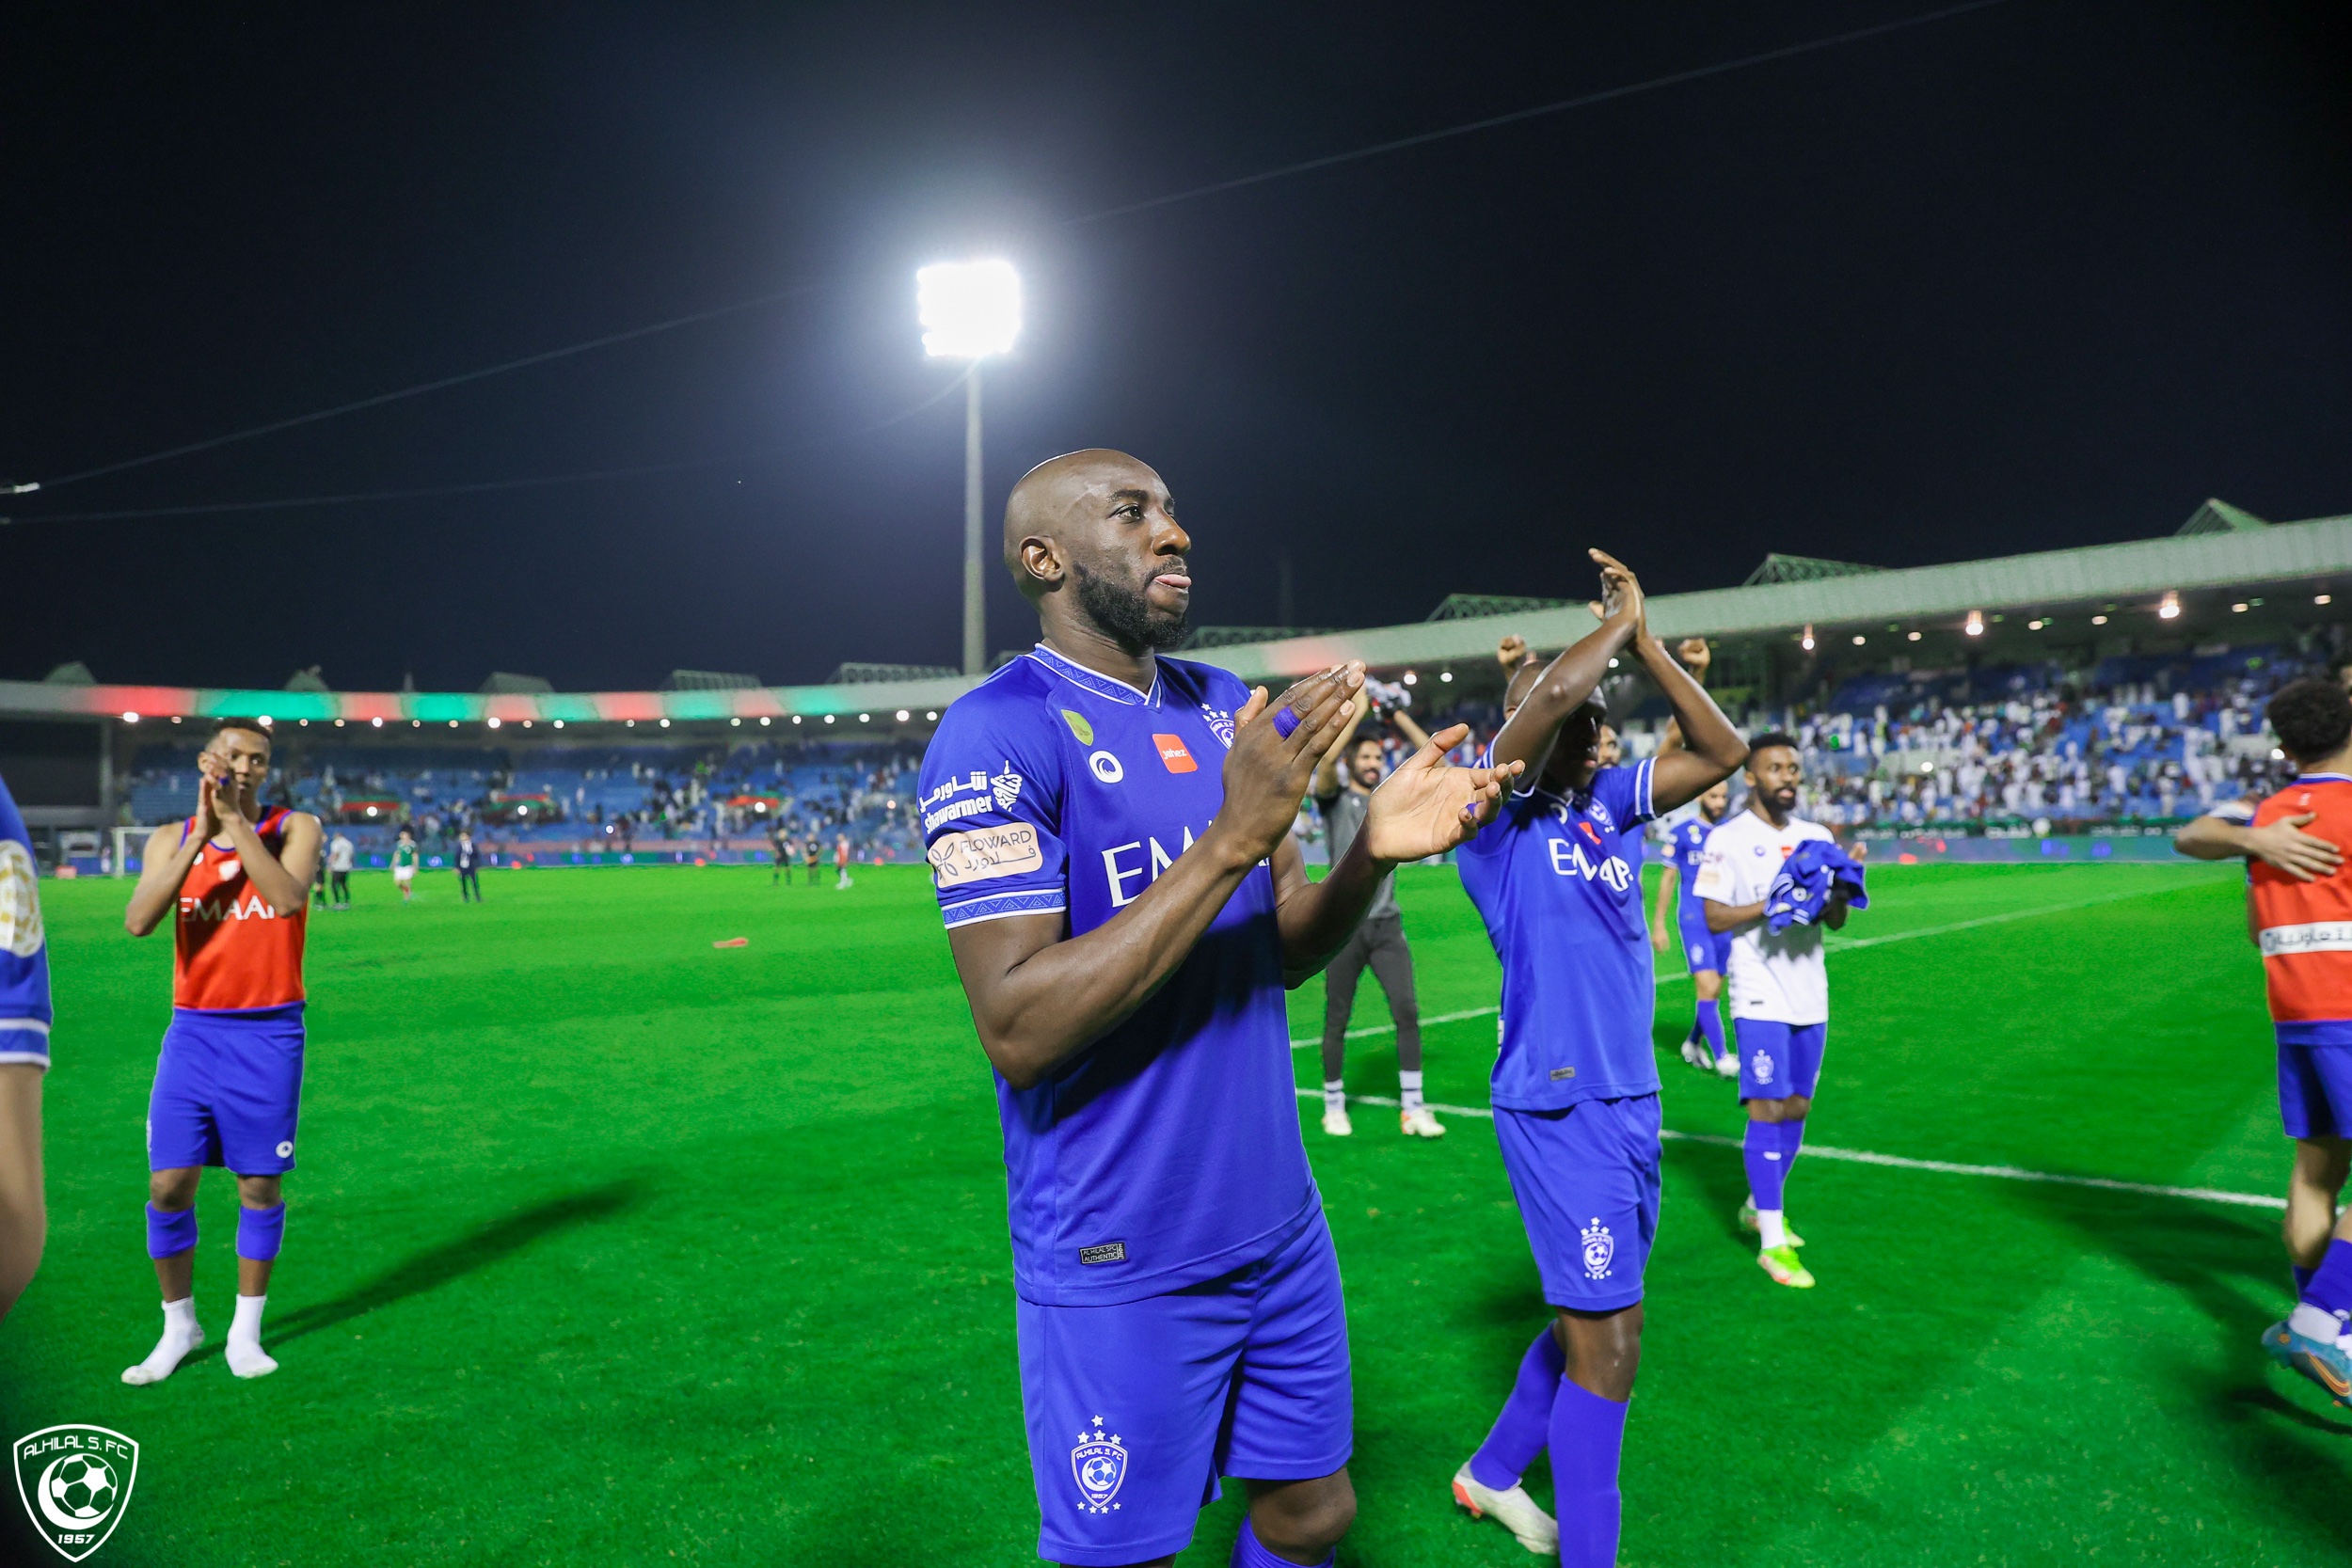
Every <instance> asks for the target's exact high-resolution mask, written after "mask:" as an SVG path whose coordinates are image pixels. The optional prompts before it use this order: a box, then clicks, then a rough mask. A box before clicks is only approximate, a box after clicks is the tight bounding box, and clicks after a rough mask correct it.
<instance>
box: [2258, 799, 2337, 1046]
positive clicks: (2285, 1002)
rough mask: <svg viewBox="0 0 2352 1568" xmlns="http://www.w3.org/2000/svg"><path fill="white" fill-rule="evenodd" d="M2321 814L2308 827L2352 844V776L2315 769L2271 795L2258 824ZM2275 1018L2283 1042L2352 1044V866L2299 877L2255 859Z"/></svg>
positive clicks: (2265, 972)
mask: <svg viewBox="0 0 2352 1568" xmlns="http://www.w3.org/2000/svg"><path fill="white" fill-rule="evenodd" d="M2305 812H2312V813H2315V814H2317V820H2315V821H2313V822H2311V823H2309V824H2308V825H2306V826H2305V828H2304V830H2303V831H2304V832H2307V833H2311V834H2313V835H2315V836H2316V837H2319V838H2324V839H2326V840H2328V842H2329V843H2330V844H2344V843H2352V779H2347V778H2345V777H2344V776H2343V775H2342V774H2337V773H2309V774H2305V775H2304V776H2303V777H2302V778H2299V779H2297V780H2296V781H2295V782H2294V783H2293V784H2289V785H2287V786H2286V787H2285V788H2284V789H2281V790H2280V791H2279V792H2278V793H2277V794H2275V795H2272V796H2271V797H2270V798H2269V799H2267V800H2264V801H2263V802H2262V804H2261V805H2260V806H2259V807H2257V808H2256V810H2255V812H2254V823H2255V825H2256V826H2257V827H2267V826H2269V825H2270V824H2271V823H2273V822H2276V821H2278V820H2279V819H2280V817H2283V816H2300V815H2302V814H2303V813H2305ZM2247 889H2248V896H2249V898H2251V899H2252V900H2253V907H2254V928H2255V933H2256V935H2255V940H2256V941H2257V942H2260V943H2261V945H2262V955H2263V978H2264V980H2265V984H2266V986H2267V988H2268V990H2269V995H2270V1017H2271V1020H2272V1022H2273V1024H2274V1025H2275V1026H2276V1028H2277V1030H2278V1036H2279V1042H2280V1044H2281V1045H2332V1046H2352V870H2346V869H2344V868H2343V867H2339V868H2338V869H2336V870H2335V871H2332V872H2330V873H2329V874H2328V875H2327V876H2325V877H2317V878H2313V879H2312V880H2311V881H2308V882H2298V881H2296V879H2294V878H2292V877H2290V876H2288V875H2287V874H2286V873H2285V872H2283V871H2280V870H2278V869H2276V868H2274V867H2272V866H2268V865H2265V864H2264V863H2262V862H2261V861H2253V862H2251V863H2249V867H2248V870H2247Z"/></svg>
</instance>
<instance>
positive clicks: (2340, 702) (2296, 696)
mask: <svg viewBox="0 0 2352 1568" xmlns="http://www.w3.org/2000/svg"><path fill="white" fill-rule="evenodd" d="M2269 719H2270V728H2271V730H2272V732H2273V733H2274V734H2276V735H2277V736H2278V737H2279V748H2280V750H2281V751H2283V752H2286V754H2287V755H2289V756H2291V757H2293V758H2294V759H2295V760H2296V761H2297V762H2317V761H2318V760H2319V759H2320V758H2322V757H2325V756H2332V755H2334V754H2335V753H2336V752H2341V751H2343V750H2344V742H2345V741H2346V740H2352V697H2347V696H2345V695H2344V688H2343V687H2342V686H2340V685H2338V684H2337V683H2336V682H2334V681H2331V680H2328V679H2327V678H2325V677H2324V676H2320V675H2305V676H2302V677H2301V678H2300V679H2297V680H2291V681H2289V682H2287V684H2286V685H2284V686H2282V687H2280V688H2279V691H2278V694H2277V695H2276V696H2274V697H2272V698H2271V699H2270V710H2269Z"/></svg>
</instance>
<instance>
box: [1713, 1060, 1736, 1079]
mask: <svg viewBox="0 0 2352 1568" xmlns="http://www.w3.org/2000/svg"><path fill="white" fill-rule="evenodd" d="M1715 1076H1716V1077H1718V1078H1733V1079H1736V1078H1738V1077H1739V1076H1740V1058H1739V1057H1737V1056H1732V1055H1723V1056H1718V1057H1716V1058H1715Z"/></svg>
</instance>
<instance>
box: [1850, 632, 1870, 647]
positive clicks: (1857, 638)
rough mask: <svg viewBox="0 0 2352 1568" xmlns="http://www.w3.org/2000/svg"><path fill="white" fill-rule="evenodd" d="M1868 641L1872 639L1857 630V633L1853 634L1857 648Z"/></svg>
mask: <svg viewBox="0 0 2352 1568" xmlns="http://www.w3.org/2000/svg"><path fill="white" fill-rule="evenodd" d="M1867 641H1870V640H1869V639H1868V638H1867V637H1865V636H1863V635H1862V634H1861V633H1860V632H1855V633H1854V634H1853V645H1854V646H1855V647H1857V648H1859V647H1861V646H1862V645H1863V644H1864V643H1865V642H1867Z"/></svg>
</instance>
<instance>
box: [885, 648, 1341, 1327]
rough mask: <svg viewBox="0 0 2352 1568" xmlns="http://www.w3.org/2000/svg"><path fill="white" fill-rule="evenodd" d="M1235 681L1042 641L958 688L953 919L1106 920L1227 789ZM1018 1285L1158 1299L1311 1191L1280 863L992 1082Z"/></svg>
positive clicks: (953, 744)
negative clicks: (1109, 1000) (1128, 1006)
mask: <svg viewBox="0 0 2352 1568" xmlns="http://www.w3.org/2000/svg"><path fill="white" fill-rule="evenodd" d="M1247 698H1248V692H1247V690H1246V689H1244V688H1243V686H1242V684H1241V682H1240V681H1239V680H1237V679H1236V678H1234V677H1233V676H1232V675H1231V674H1229V673H1226V672H1224V671H1222V670H1218V669H1216V668H1214V667H1212V666H1209V665H1202V664H1195V663H1192V662H1190V661H1188V660H1184V659H1174V658H1162V659H1160V660H1158V674H1157V677H1156V679H1155V680H1154V681H1153V683H1152V689H1151V690H1149V691H1137V690H1136V689H1134V688H1133V687H1130V686H1127V685H1125V684H1123V683H1121V682H1120V681H1117V680H1113V679H1111V678H1109V677H1108V676H1105V675H1101V674H1097V673H1095V672H1093V671H1091V670H1089V669H1086V668H1085V667H1084V666H1082V665H1079V664H1076V663H1073V662H1072V661H1071V660H1069V659H1067V658H1064V657H1061V656H1060V655H1059V654H1057V653H1056V652H1054V651H1053V650H1052V649H1050V648H1047V647H1045V646H1044V645H1043V644H1040V645H1039V646H1038V648H1037V649H1036V650H1035V651H1034V652H1032V653H1030V654H1027V655H1025V656H1024V657H1021V658H1018V659H1015V660H1014V661H1013V662H1011V663H1010V664H1008V665H1006V666H1005V667H1004V668H1003V669H1002V670H999V671H998V672H997V673H995V674H993V675H992V676H990V677H989V678H988V680H986V681H985V682H983V683H982V684H981V685H980V686H979V687H978V688H977V689H975V690H973V691H971V692H969V693H967V694H966V695H964V696H963V697H961V698H960V699H958V700H957V701H956V702H955V703H954V704H953V705H951V706H950V707H949V708H948V709H947V711H946V715H945V716H944V717H943V718H942V719H941V721H940V725H939V731H938V733H937V734H936V735H935V736H933V737H932V740H931V744H930V750H929V751H928V752H926V753H925V754H924V758H923V773H922V794H921V798H920V810H921V812H922V816H923V836H924V842H925V844H926V846H927V853H928V857H929V859H930V866H931V880H932V883H933V885H934V887H935V888H936V889H937V892H938V895H939V908H940V915H941V918H942V919H943V920H944V921H945V922H946V925H947V927H948V928H949V929H951V930H952V929H954V928H956V927H962V926H969V925H973V924H976V923H977V922H980V921H987V920H1002V919H1007V918H1009V917H1013V916H1019V915H1057V916H1059V917H1061V918H1062V919H1063V920H1064V921H1065V922H1066V923H1067V927H1066V928H1067V931H1068V933H1069V935H1070V936H1071V937H1073V938H1074V937H1079V936H1083V935H1085V934H1086V933H1087V932H1089V931H1092V930H1094V929H1096V928H1097V927H1101V926H1104V925H1105V924H1107V923H1108V922H1110V921H1112V920H1114V919H1116V918H1118V916H1119V913H1120V911H1121V910H1123V909H1125V908H1126V907H1127V906H1128V905H1129V904H1132V903H1134V902H1135V901H1136V899H1137V898H1138V897H1140V896H1142V895H1143V893H1144V890H1145V889H1147V888H1149V887H1150V886H1151V885H1152V882H1153V881H1154V880H1155V879H1157V878H1158V877H1159V875H1160V874H1161V873H1162V872H1164V871H1166V870H1167V869H1168V867H1169V866H1170V865H1172V864H1174V863H1175V862H1176V860H1177V859H1178V857H1180V856H1182V855H1183V854H1184V851H1185V850H1186V849H1188V848H1189V847H1191V846H1192V844H1193V843H1194V842H1195V840H1197V839H1198V838H1199V837H1200V835H1201V833H1203V832H1206V831H1207V829H1208V826H1209V822H1210V819H1211V818H1213V817H1214V816H1216V813H1217V811H1218V809H1219V808H1220V807H1221V806H1222V805H1223V803H1224V798H1225V794H1224V764H1225V753H1226V752H1227V751H1228V749H1230V748H1231V747H1232V737H1233V714H1234V712H1235V711H1236V710H1237V709H1238V708H1239V707H1240V706H1241V705H1242V704H1243V703H1244V702H1245V701H1246V700H1247ZM996 1101H997V1109H998V1112H999V1114H1000V1117H1001V1119H1002V1121H1003V1125H1004V1134H1005V1164H1006V1168H1007V1171H1008V1173H1009V1182H1008V1185H1009V1195H1008V1196H1009V1211H1010V1222H1011V1230H1012V1253H1013V1283H1014V1288H1015V1290H1017V1291H1019V1292H1020V1293H1021V1294H1022V1295H1023V1296H1024V1297H1025V1298H1026V1299H1028V1300H1030V1301H1034V1302H1038V1303H1041V1304H1042V1305H1045V1306H1089V1305H1098V1304H1104V1303H1111V1302H1120V1301H1133V1300H1136V1299H1139V1298H1141V1297H1144V1296H1148V1295H1158V1294H1163V1293H1165V1292H1167V1291H1173V1290H1178V1289H1181V1288H1182V1287H1184V1286H1186V1285H1191V1284H1197V1283H1199V1282H1200V1281H1201V1280H1205V1279H1209V1278H1213V1277H1215V1276H1216V1275H1220V1274H1226V1273H1230V1272H1231V1271H1232V1270H1234V1269H1236V1268H1240V1267H1242V1266H1244V1265H1245V1264H1248V1263H1250V1262H1253V1261H1256V1260H1257V1259H1261V1258H1263V1257H1265V1256H1267V1255H1268V1254H1269V1253H1271V1252H1272V1251H1273V1250H1275V1249H1276V1248H1277V1247H1279V1246H1280V1245H1281V1244H1282V1243H1285V1242H1287V1241H1288V1240H1289V1239H1290V1238H1291V1237H1292V1236H1293V1235H1295V1233H1296V1232H1297V1230H1298V1228H1299V1227H1301V1226H1303V1225H1305V1224H1306V1223H1307V1221H1308V1220H1309V1219H1310V1218H1311V1216H1312V1214H1313V1213H1314V1212H1315V1210H1316V1208H1317V1207H1318V1205H1319V1204H1320V1202H1321V1199H1320V1198H1319V1197H1318V1196H1317V1195H1316V1192H1315V1186H1314V1180H1313V1178H1312V1177H1311V1175H1310V1174H1309V1172H1308V1168H1307V1154H1306V1148H1305V1147H1304V1145H1303V1144H1302V1143H1301V1142H1300V1139H1299V1132H1298V1109H1297V1098H1296V1092H1295V1077H1294V1073H1293V1069H1292V1066H1291V1048H1290V1025H1289V1016H1288V1011H1287V1008H1286V1006H1285V1002H1284V991H1283V985H1282V948H1281V936H1280V932H1279V928H1278V927H1277V925H1276V922H1275V906H1274V877H1273V872H1272V870H1271V868H1270V866H1269V865H1268V864H1267V863H1260V864H1258V865H1257V866H1255V867H1254V868H1252V869H1251V870H1250V872H1249V874H1248V876H1247V877H1245V878H1244V879H1242V883H1241V886H1240V887H1239V888H1238V889H1237V890H1235V892H1234V893H1233V895H1232V897H1231V898H1230V899H1229V900H1228V901H1227V903H1226V905H1225V907H1224V909H1223V910H1221V911H1218V913H1217V915H1216V919H1215V920H1214V921H1212V922H1211V923H1210V926H1209V928H1208V929H1207V930H1206V931H1205V932H1203V933H1202V935H1201V937H1200V941H1199V942H1196V943H1195V944H1194V946H1193V950H1192V952H1191V954H1190V955H1189V956H1188V957H1186V958H1185V959H1184V962H1183V963H1182V964H1181V965H1179V966H1178V968H1177V970H1176V972H1175V974H1172V975H1170V976H1169V977H1168V981H1167V983H1166V984H1165V985H1163V986H1161V988H1160V989H1159V990H1157V991H1156V992H1154V993H1153V994H1152V998H1151V1000H1150V1001H1148V1002H1146V1003H1145V1004H1144V1005H1143V1006H1141V1007H1139V1008H1137V1009H1136V1012H1135V1013H1134V1014H1133V1015H1131V1016H1130V1017H1129V1018H1128V1019H1127V1020H1126V1021H1125V1022H1122V1023H1120V1024H1119V1025H1118V1026H1117V1027H1116V1028H1114V1029H1112V1030H1111V1031H1110V1032H1109V1033H1107V1034H1105V1035H1104V1036H1103V1037H1100V1038H1099V1039H1097V1040H1095V1041H1094V1042H1093V1043H1092V1044H1090V1045H1089V1046H1088V1047H1087V1048H1086V1049H1084V1050H1083V1051H1081V1052H1079V1053H1078V1054H1077V1055H1076V1056H1074V1057H1073V1058H1072V1059H1071V1060H1070V1061H1069V1062H1068V1063H1066V1064H1065V1065H1064V1066H1063V1067H1062V1068H1061V1069H1059V1070H1058V1071H1057V1072H1055V1073H1054V1074H1053V1075H1052V1076H1051V1077H1049V1078H1047V1079H1045V1080H1044V1081H1043V1082H1041V1083H1040V1084H1037V1085H1034V1086H1032V1087H1030V1088H1026V1089H1016V1088H1014V1087H1012V1086H1011V1085H1009V1084H1007V1083H1006V1082H1005V1081H1004V1080H1003V1078H1002V1077H999V1078H998V1079H997V1083H996Z"/></svg>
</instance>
